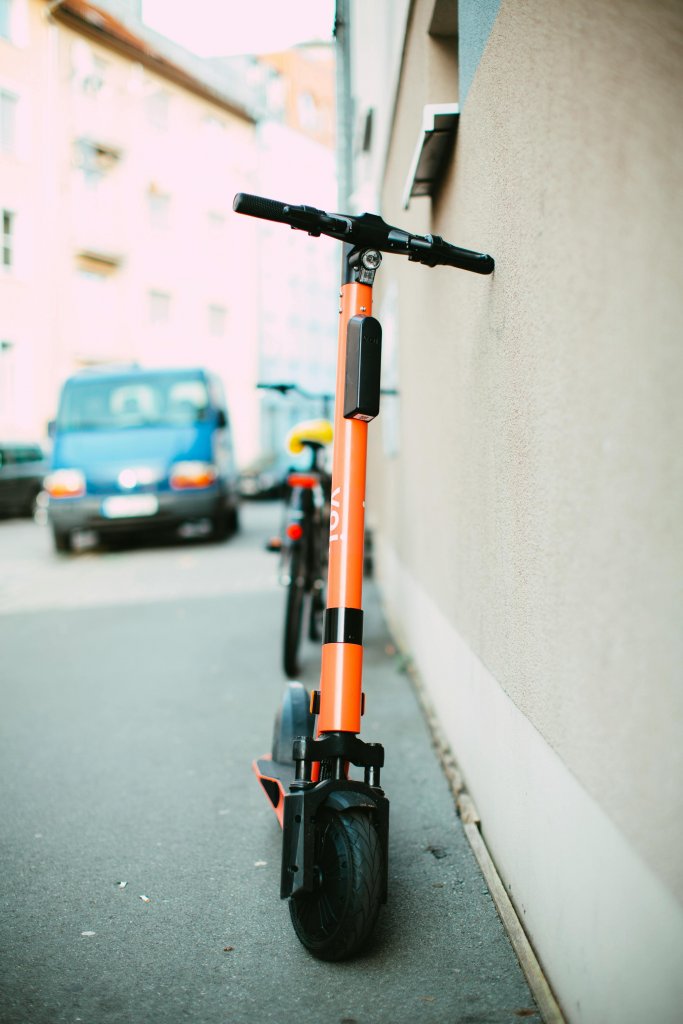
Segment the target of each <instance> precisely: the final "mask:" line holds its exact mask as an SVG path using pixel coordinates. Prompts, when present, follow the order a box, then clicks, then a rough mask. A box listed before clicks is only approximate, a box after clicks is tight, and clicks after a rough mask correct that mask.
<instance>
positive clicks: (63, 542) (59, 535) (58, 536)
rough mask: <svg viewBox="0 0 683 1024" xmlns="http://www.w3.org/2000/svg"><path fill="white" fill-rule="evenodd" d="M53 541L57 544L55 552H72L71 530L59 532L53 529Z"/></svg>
mask: <svg viewBox="0 0 683 1024" xmlns="http://www.w3.org/2000/svg"><path fill="white" fill-rule="evenodd" d="M52 539H53V540H54V544H55V551H71V533H70V531H69V530H58V529H57V527H56V526H53V527H52Z"/></svg>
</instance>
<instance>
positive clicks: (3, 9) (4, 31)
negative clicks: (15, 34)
mask: <svg viewBox="0 0 683 1024" xmlns="http://www.w3.org/2000/svg"><path fill="white" fill-rule="evenodd" d="M11 26H12V0H0V39H11V38H12V34H11Z"/></svg>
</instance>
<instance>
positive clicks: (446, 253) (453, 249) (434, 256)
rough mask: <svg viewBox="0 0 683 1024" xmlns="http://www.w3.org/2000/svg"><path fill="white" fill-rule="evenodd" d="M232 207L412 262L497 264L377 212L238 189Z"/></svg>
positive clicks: (477, 267) (484, 268)
mask: <svg viewBox="0 0 683 1024" xmlns="http://www.w3.org/2000/svg"><path fill="white" fill-rule="evenodd" d="M232 208H233V210H234V211H235V213H244V214H247V215H248V216H249V217H259V218H260V219H262V220H271V221H276V222H277V223H280V224H289V226H290V227H291V228H294V229H295V230H297V231H307V232H308V234H309V235H312V236H313V237H315V238H317V237H318V236H319V235H327V236H328V237H329V238H336V239H337V240H338V241H340V242H348V243H349V244H351V245H353V246H355V247H357V248H361V249H379V250H380V252H393V253H397V254H399V255H403V256H407V257H408V259H409V260H411V261H412V262H415V263H423V264H424V265H425V266H427V267H436V266H445V267H458V268H459V269H460V270H470V271H472V273H474V274H491V273H492V272H493V268H494V265H495V264H494V261H493V257H492V256H488V255H487V254H486V253H482V252H473V251H472V250H471V249H460V248H459V247H458V246H457V245H451V244H450V242H444V240H443V238H440V237H439V236H438V235H414V234H411V233H410V232H409V231H404V230H403V229H402V228H394V227H392V226H391V224H387V223H386V221H384V220H383V219H382V218H381V217H380V216H378V215H377V214H375V213H363V214H360V216H352V215H351V214H341V213H326V212H325V211H324V210H317V209H316V208H315V207H313V206H288V205H287V204H286V203H280V202H278V201H277V200H276V199H266V198H264V197H263V196H252V195H249V194H248V193H246V192H238V193H237V195H236V196H235V199H234V201H233V204H232Z"/></svg>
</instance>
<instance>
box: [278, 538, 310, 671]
mask: <svg viewBox="0 0 683 1024" xmlns="http://www.w3.org/2000/svg"><path fill="white" fill-rule="evenodd" d="M304 585H305V580H304V574H303V552H302V551H301V550H300V549H298V548H295V550H294V551H293V552H292V557H291V563H290V581H289V586H288V587H287V606H286V608H285V636H284V650H283V656H284V657H283V661H284V668H285V675H286V676H287V677H288V678H289V679H294V678H295V677H296V676H298V674H299V645H300V643H301V622H302V619H303V613H304V596H305V590H304Z"/></svg>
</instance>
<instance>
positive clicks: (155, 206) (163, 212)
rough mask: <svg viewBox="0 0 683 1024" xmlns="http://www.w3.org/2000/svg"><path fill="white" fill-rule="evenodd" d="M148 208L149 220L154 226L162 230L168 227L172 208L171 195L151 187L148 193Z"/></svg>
mask: <svg viewBox="0 0 683 1024" xmlns="http://www.w3.org/2000/svg"><path fill="white" fill-rule="evenodd" d="M147 208H148V210H149V222H150V224H151V225H152V227H153V228H156V229H157V230H159V231H161V230H163V229H165V228H167V227H168V225H169V212H170V209H171V197H170V196H167V195H164V194H163V192H157V191H156V189H154V188H151V189H150V191H149V192H148V193H147Z"/></svg>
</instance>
